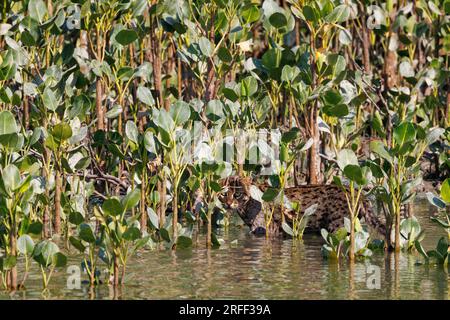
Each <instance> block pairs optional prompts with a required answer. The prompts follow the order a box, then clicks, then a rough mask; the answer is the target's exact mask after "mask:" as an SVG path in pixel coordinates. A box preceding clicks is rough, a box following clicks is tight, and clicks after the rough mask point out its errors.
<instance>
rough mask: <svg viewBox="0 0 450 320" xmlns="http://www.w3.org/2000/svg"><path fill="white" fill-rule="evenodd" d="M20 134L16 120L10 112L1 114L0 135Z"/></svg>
mask: <svg viewBox="0 0 450 320" xmlns="http://www.w3.org/2000/svg"><path fill="white" fill-rule="evenodd" d="M16 132H18V128H17V124H16V120H15V119H14V115H13V114H12V113H11V112H10V111H2V112H0V135H6V134H11V133H16Z"/></svg>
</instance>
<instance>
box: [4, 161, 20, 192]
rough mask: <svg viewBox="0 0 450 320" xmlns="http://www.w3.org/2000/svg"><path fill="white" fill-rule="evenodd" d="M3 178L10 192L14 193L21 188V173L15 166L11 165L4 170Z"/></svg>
mask: <svg viewBox="0 0 450 320" xmlns="http://www.w3.org/2000/svg"><path fill="white" fill-rule="evenodd" d="M1 178H2V179H3V184H4V186H5V188H6V190H7V191H8V192H12V191H14V190H15V189H17V188H18V187H19V186H20V172H19V169H18V168H17V167H16V166H15V165H13V164H9V165H8V166H6V167H5V168H4V169H3V170H2V177H1Z"/></svg>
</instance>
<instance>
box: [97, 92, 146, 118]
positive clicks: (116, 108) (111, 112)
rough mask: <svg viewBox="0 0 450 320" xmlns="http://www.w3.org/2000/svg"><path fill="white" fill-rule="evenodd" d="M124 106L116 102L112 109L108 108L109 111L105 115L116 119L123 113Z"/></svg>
mask: <svg viewBox="0 0 450 320" xmlns="http://www.w3.org/2000/svg"><path fill="white" fill-rule="evenodd" d="M138 92H139V88H138ZM122 111H123V110H122V107H121V106H120V105H118V104H115V105H114V106H113V107H112V108H111V109H109V110H108V112H106V114H105V116H106V118H108V119H114V118H117V117H118V116H119V114H121V113H122Z"/></svg>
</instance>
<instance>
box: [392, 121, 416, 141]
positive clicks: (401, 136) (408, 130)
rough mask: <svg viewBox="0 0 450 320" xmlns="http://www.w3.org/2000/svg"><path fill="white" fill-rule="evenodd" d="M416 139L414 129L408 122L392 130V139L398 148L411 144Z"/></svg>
mask: <svg viewBox="0 0 450 320" xmlns="http://www.w3.org/2000/svg"><path fill="white" fill-rule="evenodd" d="M415 137H416V129H415V128H414V125H413V124H412V123H410V122H404V123H402V124H400V125H399V126H398V127H396V128H395V129H394V139H395V142H396V143H397V144H398V146H400V147H401V146H403V145H404V144H405V143H408V142H411V141H413V140H414V139H415Z"/></svg>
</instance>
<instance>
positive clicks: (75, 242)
mask: <svg viewBox="0 0 450 320" xmlns="http://www.w3.org/2000/svg"><path fill="white" fill-rule="evenodd" d="M69 241H70V243H71V244H72V245H73V246H74V247H75V248H76V249H77V250H78V251H80V252H81V253H84V251H85V250H86V247H85V246H84V245H83V243H81V241H80V240H78V239H77V238H75V237H72V236H71V237H69Z"/></svg>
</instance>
